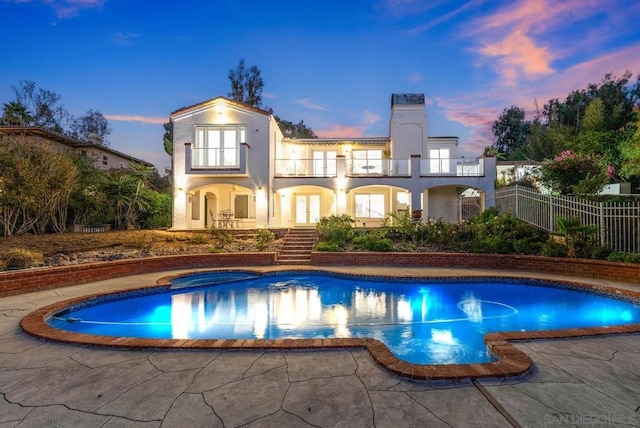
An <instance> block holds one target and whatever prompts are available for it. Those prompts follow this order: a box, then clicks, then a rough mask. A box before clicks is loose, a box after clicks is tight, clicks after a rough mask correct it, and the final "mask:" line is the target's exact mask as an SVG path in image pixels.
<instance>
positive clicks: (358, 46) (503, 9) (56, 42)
mask: <svg viewBox="0 0 640 428" xmlns="http://www.w3.org/2000/svg"><path fill="white" fill-rule="evenodd" d="M0 21H1V22H2V32H3V34H4V37H3V42H2V43H0V103H5V102H8V101H11V100H13V99H14V95H13V92H12V90H11V87H12V86H15V85H17V84H18V82H20V81H21V80H31V81H34V82H35V83H36V85H37V86H38V87H39V88H43V89H48V90H51V91H54V92H56V93H58V94H59V95H61V97H62V99H61V100H62V104H63V105H64V107H65V108H66V110H68V111H69V112H70V113H71V114H73V115H75V116H80V115H82V114H84V113H85V112H86V111H87V110H89V109H93V110H99V111H100V112H102V113H103V114H104V115H105V117H106V118H107V119H108V120H109V123H110V126H111V128H112V133H111V135H110V136H109V141H110V143H111V147H112V148H114V149H116V150H120V151H123V152H125V153H128V154H131V155H133V156H136V157H139V158H142V159H145V160H148V161H150V162H153V163H154V164H156V165H157V166H158V169H159V171H160V173H164V168H165V167H167V166H169V162H170V161H169V157H168V156H167V155H166V154H165V153H164V150H163V148H162V135H163V133H164V130H163V127H162V124H163V123H164V122H167V121H168V117H169V114H170V113H171V112H172V111H175V110H177V109H179V108H181V107H184V106H189V105H192V104H196V103H199V102H202V101H205V100H208V99H211V98H214V97H216V96H220V95H222V96H226V95H227V94H228V92H230V84H229V80H228V77H227V74H228V72H229V70H230V69H232V68H235V67H236V66H237V64H238V61H239V60H240V59H241V58H244V60H245V62H246V64H247V65H248V66H251V65H256V66H258V68H259V69H260V71H261V72H262V77H263V79H264V82H265V86H264V92H263V107H270V108H272V109H273V110H274V113H275V114H277V115H278V116H280V117H282V118H284V119H287V120H290V121H293V122H297V121H299V120H304V122H305V123H306V124H307V125H309V126H310V127H311V128H313V130H314V131H315V132H316V133H317V134H318V135H319V136H321V137H359V136H366V137H370V136H388V135H389V116H390V99H391V94H392V93H424V94H425V95H426V97H427V103H428V105H427V120H428V127H429V129H428V133H429V135H431V136H442V135H457V136H459V137H460V146H461V147H462V148H464V149H465V150H466V152H467V153H468V154H469V155H476V156H477V155H480V154H481V152H482V149H483V148H484V147H485V146H488V145H490V144H491V143H492V134H491V125H492V123H493V121H494V120H495V119H496V118H497V117H498V115H499V114H500V113H501V111H502V110H503V109H504V108H505V107H509V106H510V105H512V104H516V105H519V106H521V107H523V108H525V109H526V110H527V111H528V112H533V111H534V108H535V100H536V99H537V101H538V104H539V105H540V107H542V105H543V104H544V103H546V102H547V101H548V100H549V99H551V98H560V99H563V98H564V97H565V96H566V95H567V94H568V92H569V91H571V90H573V89H579V88H584V87H585V86H586V85H587V84H588V83H597V82H599V81H600V80H601V79H602V77H603V76H604V75H605V73H609V72H611V73H614V74H615V75H616V76H620V75H622V74H623V73H624V72H625V71H626V70H629V71H631V72H632V73H634V76H635V75H636V74H637V73H640V25H638V22H640V1H637V0H505V1H501V0H487V1H483V0H470V1H462V0H460V1H447V0H324V1H321V2H320V1H315V0H309V1H303V0H281V1H254V0H207V1H200V0H191V1H184V2H173V1H165V0H154V1H147V0H135V1H131V0H129V1H125V0H0Z"/></svg>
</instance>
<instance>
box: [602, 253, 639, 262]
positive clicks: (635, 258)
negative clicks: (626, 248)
mask: <svg viewBox="0 0 640 428" xmlns="http://www.w3.org/2000/svg"><path fill="white" fill-rule="evenodd" d="M607 260H609V261H610V262H622V263H640V254H635V253H623V252H620V251H613V252H611V254H609V256H608V257H607Z"/></svg>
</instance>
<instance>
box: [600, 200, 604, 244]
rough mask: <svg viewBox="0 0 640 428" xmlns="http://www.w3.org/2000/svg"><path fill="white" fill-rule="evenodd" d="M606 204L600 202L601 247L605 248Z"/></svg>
mask: <svg viewBox="0 0 640 428" xmlns="http://www.w3.org/2000/svg"><path fill="white" fill-rule="evenodd" d="M604 229H605V228H604V202H602V201H601V202H600V245H602V246H604V242H605V236H604V235H605V230H604Z"/></svg>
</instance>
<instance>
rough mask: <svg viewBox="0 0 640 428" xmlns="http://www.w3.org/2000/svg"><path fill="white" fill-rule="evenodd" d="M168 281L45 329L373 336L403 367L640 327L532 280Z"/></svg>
mask: <svg viewBox="0 0 640 428" xmlns="http://www.w3.org/2000/svg"><path fill="white" fill-rule="evenodd" d="M172 284H173V286H174V289H173V290H171V291H168V292H162V293H155V294H147V295H129V296H128V297H126V298H122V299H117V300H113V299H110V301H103V302H101V303H100V302H99V303H96V304H92V305H91V306H85V307H81V308H78V309H75V310H67V311H63V312H61V313H59V314H57V315H56V316H54V317H53V318H52V319H51V320H50V322H49V323H50V324H51V325H52V326H53V327H56V328H60V329H63V330H68V331H74V332H79V333H87V334H99V335H108V336H121V337H141V338H179V339H183V338H193V339H204V338H216V339H256V338H257V339H275V338H329V337H371V338H375V339H379V340H381V341H382V342H384V343H385V344H386V345H387V346H388V347H389V348H390V349H391V351H392V352H393V353H394V354H395V355H396V356H397V357H398V358H401V359H403V360H405V361H408V362H411V363H419V364H449V363H471V362H486V361H490V360H491V356H490V355H488V352H487V349H486V346H485V344H484V342H483V338H484V335H485V334H486V333H489V332H495V331H531V330H549V329H560V328H573V327H595V326H612V325H622V324H631V323H638V322H640V306H639V305H637V304H634V303H630V302H626V301H622V300H617V299H613V298H610V297H606V296H601V295H596V294H592V293H585V292H580V291H576V290H573V289H568V288H562V287H557V286H552V285H551V284H546V283H543V282H541V281H533V280H516V279H509V280H505V279H487V278H484V279H479V278H473V279H436V280H433V279H429V280H411V281H409V280H404V281H403V280H393V279H381V278H365V277H349V276H339V275H332V274H313V273H308V272H307V273H304V272H287V273H279V274H267V275H264V276H258V275H255V274H250V273H246V272H245V273H228V272H221V273H207V274H200V275H192V276H187V277H183V278H179V279H176V280H174V281H172ZM207 284H213V285H207Z"/></svg>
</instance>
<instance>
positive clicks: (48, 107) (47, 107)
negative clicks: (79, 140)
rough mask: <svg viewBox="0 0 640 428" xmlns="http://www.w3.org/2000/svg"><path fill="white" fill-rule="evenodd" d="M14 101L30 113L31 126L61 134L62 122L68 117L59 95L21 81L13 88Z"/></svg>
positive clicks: (33, 83) (31, 83) (29, 82)
mask: <svg viewBox="0 0 640 428" xmlns="http://www.w3.org/2000/svg"><path fill="white" fill-rule="evenodd" d="M12 89H13V93H14V95H15V97H16V99H15V101H17V102H18V103H20V104H22V105H24V106H26V107H27V109H29V111H30V112H32V115H33V125H36V126H41V127H43V128H45V129H49V130H51V131H55V132H60V133H62V132H63V130H64V129H63V127H62V122H63V120H64V119H65V118H66V117H67V116H68V115H69V113H67V111H66V110H65V109H64V107H63V106H62V104H60V98H61V97H60V95H58V94H57V93H55V92H53V91H49V90H46V89H41V88H38V89H37V90H36V84H35V82H33V81H30V80H22V81H20V82H19V83H18V86H13V87H12Z"/></svg>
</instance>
